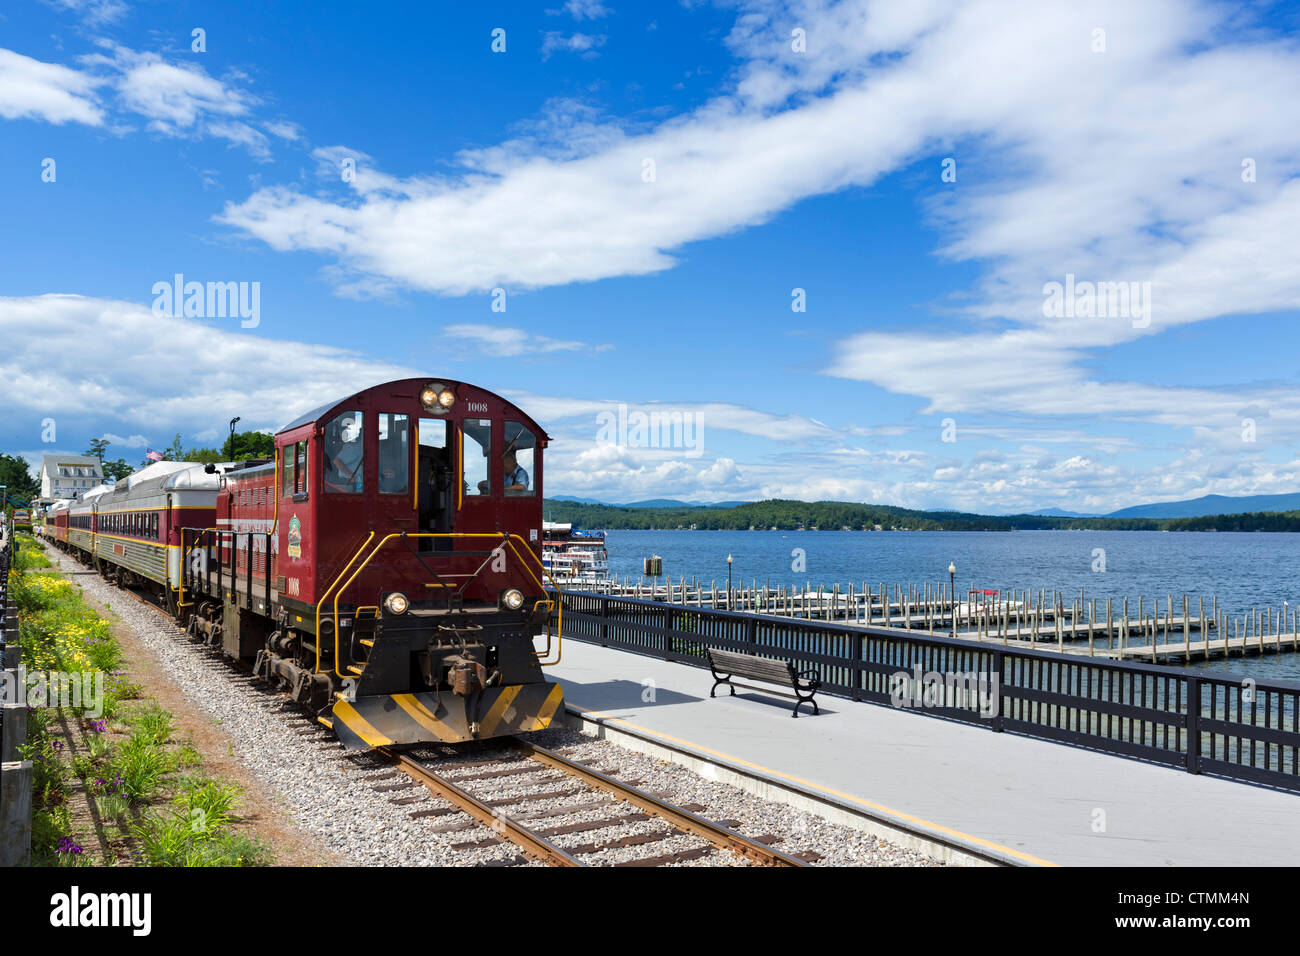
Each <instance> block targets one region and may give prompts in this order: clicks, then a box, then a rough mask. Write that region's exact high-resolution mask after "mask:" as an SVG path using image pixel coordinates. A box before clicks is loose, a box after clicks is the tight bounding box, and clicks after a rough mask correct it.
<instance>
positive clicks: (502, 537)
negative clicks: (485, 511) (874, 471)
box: [316, 531, 564, 680]
mask: <svg viewBox="0 0 1300 956" xmlns="http://www.w3.org/2000/svg"><path fill="white" fill-rule="evenodd" d="M371 534H372V536H373V534H374V532H371ZM393 538H406V539H410V538H465V539H471V538H489V539H492V540H499V541H500V542H501V543H502V544H504V545H508V546H509V548H510V550H511V551H513V552H514V553H515V557H517V558H519V562H520V564H521V566H522V567H523V569H524V570H525V571H526V572H527V573H528V575H529V576H530V577H531V578H532V579H533V583H535V584H536V585H537V587H538V588H539V589H540V590H541V591H542V593H543V594H545V593H546V585H544V584H542V582H541V580H540V579H539V578H538V577H537V575H535V574H533V571H532V569H531V568H530V567H529V566H528V562H527V561H526V560H524V557H523V555H521V554H520V553H519V550H518V549H517V548H516V547H515V546H514V542H515V541H518V542H519V543H520V544H523V545H524V550H525V551H526V552H528V553H529V554H530V555H532V557H533V560H534V561H536V562H537V564H538V566H539V567H541V569H542V573H543V574H544V575H545V576H546V577H548V578H550V579H551V584H553V585H555V589H556V593H557V594H558V593H559V585H558V584H556V582H555V579H554V578H553V577H551V573H550V571H548V570H546V566H545V565H543V564H542V563H541V559H540V558H538V557H537V555H536V554H533V550H532V548H530V547H528V545H527V544H525V543H524V540H523V538H520V537H519V535H517V534H514V533H511V532H505V531H502V532H499V533H488V532H456V531H451V532H423V531H422V532H418V533H416V534H410V533H408V532H405V531H394V532H390V533H389V534H387V535H385V536H384V537H383V538H380V539H379V543H378V544H376V545H375V546H374V548H373V549H372V550H371V552H370V553H369V554H368V555H366V559H365V560H364V561H362V562H361V564H360V565H359V566H358V567H357V569H356V570H355V571H353V572H352V576H351V577H349V578H348V579H347V581H345V582H344V583H343V584H342V585H341V586H340V587H339V588H338V590H337V591H335V592H334V612H333V620H334V674H335V676H336V677H339V678H342V679H345V680H346V679H347V677H348V675H347V674H344V673H342V672H341V671H340V670H339V598H340V597H341V596H342V595H343V592H344V591H346V590H347V589H348V588H349V587H351V585H352V582H353V581H355V580H356V579H357V576H358V575H359V574H360V573H361V572H362V571H364V570H365V569H366V565H368V564H369V563H370V562H371V561H372V560H373V559H374V557H375V555H377V554H378V553H379V552H380V551H381V550H382V549H383V547H384V545H386V544H387V543H388V542H389V541H391V540H392V539H393ZM368 543H369V539H367V540H366V542H364V543H362V545H361V547H360V548H359V549H358V550H357V553H356V554H355V555H353V556H352V560H350V561H349V562H348V564H347V566H346V567H344V569H343V572H342V573H340V574H339V577H342V576H343V574H344V573H346V572H347V569H348V567H351V566H352V563H353V562H354V561H356V559H357V558H358V557H360V556H361V553H362V552H363V551H365V549H366V544H368ZM479 570H480V571H481V570H482V568H481V567H480V568H479ZM477 576H478V572H475V574H474V575H473V576H471V578H470V580H471V581H472V580H473V579H474V577H477ZM337 583H338V578H335V584H337ZM465 583H466V584H468V583H469V582H468V581H467V582H465ZM330 588H333V585H330ZM463 588H464V585H462V589H463ZM329 590H330V589H326V593H325V595H322V597H321V599H320V602H319V603H318V604H317V616H318V620H317V624H316V630H317V634H316V654H317V672H318V673H319V672H320V663H319V659H320V623H319V609H320V605H321V604H323V603H324V602H325V597H327V596H328V593H329ZM544 602H545V603H546V604H547V605H548V606H549V610H553V611H556V612H557V614H558V615H559V616H558V617H557V619H556V638H557V640H560V641H562V640H563V628H564V619H563V615H564V610H563V605H562V604H560V603H558V602H557V601H555V600H553V599H551V598H545V599H544ZM537 603H538V604H541V603H543V601H538V602H537ZM558 646H559V645H557V647H558ZM550 650H551V624H550V616H549V614H548V615H547V623H546V651H545V652H544V654H549V653H550ZM534 653H536V652H535V651H534ZM559 659H560V658H559V657H558V656H557V657H556V659H555V660H554V661H539V662H538V663H539V664H540V665H542V666H547V667H549V666H552V665H554V664H556V663H558V662H559Z"/></svg>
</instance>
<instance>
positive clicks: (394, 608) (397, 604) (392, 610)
mask: <svg viewBox="0 0 1300 956" xmlns="http://www.w3.org/2000/svg"><path fill="white" fill-rule="evenodd" d="M410 606H411V602H410V601H408V600H407V599H406V595H405V594H403V593H402V592H401V591H394V592H393V593H392V594H390V595H388V597H386V598H384V607H385V608H387V610H388V613H389V614H405V613H406V609H407V608H408V607H410Z"/></svg>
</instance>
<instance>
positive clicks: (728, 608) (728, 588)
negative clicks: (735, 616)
mask: <svg viewBox="0 0 1300 956" xmlns="http://www.w3.org/2000/svg"><path fill="white" fill-rule="evenodd" d="M727 610H728V611H730V610H731V555H727Z"/></svg>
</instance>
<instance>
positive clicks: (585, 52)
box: [542, 30, 607, 60]
mask: <svg viewBox="0 0 1300 956" xmlns="http://www.w3.org/2000/svg"><path fill="white" fill-rule="evenodd" d="M606 39H607V38H606V37H605V36H604V35H603V34H601V35H593V34H590V33H571V34H567V35H566V34H564V33H560V32H558V31H555V30H547V31H546V33H545V35H544V36H543V37H542V59H543V60H549V59H550V58H551V54H552V53H555V52H557V51H559V52H563V53H576V54H578V55H579V56H581V57H582V58H583V59H588V60H589V59H592V58H593V57H596V56H599V55H600V54H598V53H597V52H596V51H597V50H598V49H599V48H600V47H602V46H604V45H605V40H606Z"/></svg>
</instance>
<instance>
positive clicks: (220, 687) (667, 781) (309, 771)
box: [47, 548, 943, 866]
mask: <svg viewBox="0 0 1300 956" xmlns="http://www.w3.org/2000/svg"><path fill="white" fill-rule="evenodd" d="M47 553H48V554H49V555H50V557H51V558H52V559H53V560H54V561H55V563H56V566H57V567H58V568H59V569H60V570H62V571H65V572H68V571H84V566H83V565H81V564H79V563H77V562H76V561H74V560H73V559H72V558H70V557H69V556H68V555H66V554H64V553H63V552H61V551H58V550H56V549H53V548H48V549H47ZM73 580H74V581H75V582H76V583H77V584H78V585H79V586H81V587H82V588H83V589H84V591H85V594H86V596H87V597H88V598H90V599H91V600H92V601H97V602H99V603H101V604H105V605H108V606H109V607H110V608H111V610H112V611H113V612H114V613H115V614H116V615H117V616H118V618H119V619H120V620H121V622H122V623H123V624H124V625H125V626H127V627H129V628H130V629H131V630H132V632H133V633H134V634H135V635H136V636H137V637H138V638H139V640H140V641H141V643H143V644H144V645H145V646H146V647H147V648H148V649H149V650H150V652H151V653H152V654H153V655H154V656H155V657H156V659H157V661H158V662H159V664H160V667H161V670H162V671H163V673H164V674H166V675H167V677H169V678H170V679H171V680H172V681H173V682H175V683H176V684H177V685H178V686H179V687H180V688H181V689H182V690H183V691H184V693H185V695H186V697H187V698H188V699H190V701H191V702H192V703H193V704H194V705H195V706H196V707H197V708H198V709H199V710H200V711H202V712H203V713H205V714H207V715H208V716H210V717H211V719H212V720H213V721H215V722H216V723H217V724H219V725H220V726H221V728H222V729H223V730H224V731H225V732H226V733H227V734H228V735H229V738H230V747H231V748H232V753H233V755H234V756H235V757H236V758H238V760H239V761H240V763H241V764H242V765H244V766H245V767H246V768H247V769H248V771H249V772H250V773H251V774H252V775H253V776H254V777H255V778H257V779H258V780H259V781H261V782H262V783H263V785H264V786H265V788H266V789H267V790H268V791H269V792H270V793H271V794H272V796H273V797H278V799H279V800H280V801H281V802H282V804H283V809H284V812H285V813H286V814H287V815H288V816H289V817H290V818H292V819H293V821H294V822H295V823H296V824H297V825H298V826H299V827H300V828H302V829H303V830H306V831H308V832H310V833H313V834H315V835H316V836H317V837H319V839H320V842H321V844H322V845H323V846H324V847H325V848H327V849H329V850H331V851H333V852H334V853H336V854H337V855H338V856H339V857H340V858H341V859H342V860H343V861H344V862H347V863H351V864H357V865H363V866H473V865H483V864H491V863H500V862H503V861H508V860H510V859H511V858H513V857H516V856H518V849H517V848H516V847H515V846H514V845H513V844H511V843H509V842H497V843H486V844H485V845H481V846H464V844H475V843H479V842H481V841H487V840H491V839H492V838H494V837H495V836H496V834H495V833H494V832H493V830H492V829H491V828H489V827H486V826H483V825H480V824H477V823H474V824H472V825H470V826H468V827H466V826H463V824H464V823H465V822H466V821H467V820H468V817H467V816H466V815H464V814H462V813H459V812H451V813H439V812H437V811H438V810H440V809H441V808H445V807H446V806H447V804H446V803H445V802H444V801H442V800H441V799H439V798H437V797H434V796H433V795H432V794H430V793H429V791H428V790H426V789H425V788H424V787H422V786H418V785H415V786H407V784H411V783H412V781H411V780H410V778H408V777H406V776H405V775H399V774H397V773H396V771H395V770H394V768H393V767H391V766H389V765H387V764H384V763H380V762H379V761H377V760H375V759H373V758H371V757H369V756H366V755H364V754H361V755H358V754H352V753H349V752H347V751H344V750H343V749H342V747H341V746H340V745H339V744H338V742H337V741H336V740H335V739H334V737H333V735H332V734H331V733H330V732H329V731H328V730H327V729H326V728H324V727H322V726H320V725H319V724H317V723H316V722H315V721H312V720H310V719H309V718H308V717H307V716H306V715H305V714H303V712H302V711H301V710H300V709H299V708H298V707H297V705H296V704H294V703H292V702H291V701H290V700H289V699H288V698H287V697H284V696H282V695H280V694H277V693H274V692H272V691H270V690H269V688H268V687H267V686H266V685H265V684H262V683H260V682H258V681H255V680H253V679H252V678H250V677H248V676H247V675H245V674H241V673H239V672H238V671H236V670H235V669H234V668H233V667H232V666H231V665H230V664H228V663H227V662H225V661H224V660H222V659H221V658H219V657H216V656H214V655H213V654H212V652H211V651H209V650H207V649H206V648H204V647H203V645H201V644H194V643H191V642H190V641H189V640H188V638H187V637H186V635H185V633H184V631H183V630H182V629H181V628H179V627H177V626H176V625H175V624H174V623H173V622H172V621H171V620H170V619H168V618H167V617H166V616H165V615H163V614H161V613H159V611H157V610H155V609H153V608H150V607H146V606H144V605H143V604H141V603H140V602H139V601H137V600H136V599H135V598H134V597H132V596H130V595H128V594H124V593H122V592H121V591H119V590H118V589H117V588H116V587H114V586H112V585H110V584H109V583H108V582H106V581H104V580H102V579H100V578H99V577H97V576H93V575H86V574H84V573H83V574H80V575H78V576H76V577H75V578H73ZM528 739H529V740H530V741H533V742H535V743H537V744H539V745H540V746H543V747H547V748H550V749H553V750H558V751H561V752H562V753H563V754H564V755H565V756H567V757H569V758H570V759H573V760H576V761H578V762H580V763H583V764H586V765H588V766H591V767H594V768H596V769H599V770H602V771H603V772H606V773H609V774H610V775H611V776H613V777H615V778H617V779H619V780H625V781H635V782H636V785H637V786H638V787H639V788H640V789H641V790H645V791H650V792H652V793H654V794H655V795H656V796H661V797H662V798H664V799H666V800H668V801H669V802H671V803H675V804H679V805H681V804H698V805H701V806H702V807H704V809H702V810H697V811H696V812H697V813H698V815H700V816H703V817H706V818H708V819H711V820H729V821H730V820H734V821H737V823H736V824H735V825H734V829H736V830H737V831H738V832H740V833H743V834H745V835H747V836H751V837H758V836H769V835H775V836H778V837H780V838H781V839H780V840H779V842H774V843H773V844H772V846H773V847H774V848H775V849H778V850H780V851H781V852H783V853H786V854H791V855H794V854H799V853H802V852H806V851H812V852H813V853H816V854H819V855H820V859H819V860H817V861H816V865H819V866H827V865H830V866H836V865H838V866H940V865H943V864H941V863H939V862H938V861H936V860H934V859H931V858H929V857H927V856H926V855H924V854H923V853H920V852H918V851H916V850H912V849H908V848H904V847H901V846H898V845H896V844H892V843H889V842H887V841H885V840H883V839H880V838H878V837H875V836H872V835H870V834H867V833H864V832H862V831H859V830H855V829H852V828H850V827H846V826H842V825H839V824H835V823H831V822H829V821H827V820H824V819H822V818H821V817H818V816H815V815H813V814H811V813H807V812H805V811H803V810H799V809H796V808H793V807H790V806H786V805H784V804H780V803H775V802H772V801H768V800H763V799H761V798H759V797H756V796H754V795H752V794H748V793H745V792H744V791H742V790H740V789H738V788H736V787H733V786H731V785H729V784H725V783H721V782H718V781H716V780H709V779H706V777H704V776H701V775H700V774H697V773H695V772H693V771H691V770H689V769H687V768H685V767H681V766H678V765H676V764H672V763H668V762H665V761H662V760H658V759H656V758H654V757H651V756H648V755H645V754H640V753H637V752H635V751H632V750H628V749H625V748H623V747H619V746H617V745H616V744H613V743H610V742H608V741H604V740H597V739H595V738H592V737H589V736H585V735H583V734H581V733H578V732H577V731H574V730H570V729H563V728H557V729H552V730H547V731H544V732H541V733H537V734H531V735H529V737H528ZM410 753H411V755H412V756H414V757H416V758H417V759H419V760H421V762H423V763H426V764H428V765H429V766H430V767H431V768H432V769H434V770H436V771H437V772H439V773H445V774H446V775H447V776H448V777H449V778H450V779H453V780H457V779H458V778H461V777H466V776H469V777H472V776H474V775H475V774H481V773H483V772H485V771H491V770H492V769H494V768H493V767H491V766H483V765H480V766H474V767H467V768H461V769H456V765H457V764H463V763H475V764H480V763H481V762H482V761H487V760H493V759H497V758H500V759H501V760H503V761H516V762H517V761H518V760H519V754H518V752H517V751H514V750H512V749H509V748H506V747H502V746H498V745H494V744H492V743H491V742H485V743H482V744H468V745H462V746H458V747H450V746H442V745H439V746H431V747H429V748H426V749H423V750H416V751H411V752H410ZM500 766H501V767H502V768H504V767H507V766H513V764H508V763H504V762H503V763H501V764H500ZM461 786H463V787H464V788H465V789H467V790H469V791H470V792H471V793H473V794H474V795H475V796H477V797H479V798H480V799H483V800H489V801H491V800H502V799H506V798H511V797H517V796H522V795H525V794H537V793H547V792H550V791H555V790H575V789H576V790H579V791H581V792H580V793H579V794H576V795H568V796H562V797H555V798H551V799H544V800H531V801H528V802H523V803H518V804H512V805H510V806H507V807H503V808H502V810H503V812H505V813H508V814H509V815H510V816H511V817H512V818H514V819H519V820H521V822H523V823H524V824H525V825H527V826H530V827H532V828H533V829H535V830H546V829H551V828H565V827H572V828H574V829H575V832H568V833H562V834H557V835H555V836H552V837H549V839H552V840H553V842H554V843H555V844H556V845H558V846H560V847H563V848H565V849H572V848H575V847H589V846H591V845H593V844H594V845H596V846H605V845H606V844H610V843H614V842H617V841H619V840H621V839H623V838H631V837H636V836H639V835H642V834H649V833H656V832H660V831H663V830H665V829H669V827H668V824H667V823H666V822H664V821H662V820H659V819H656V818H654V817H651V818H649V819H639V818H637V814H638V813H639V811H638V810H637V808H635V807H631V806H629V805H627V804H623V803H621V802H616V801H615V802H604V799H603V798H602V797H601V796H600V792H599V791H594V792H593V791H591V789H590V788H589V787H588V786H587V785H586V784H583V783H581V782H580V781H575V780H573V779H572V778H570V777H567V776H566V775H564V774H563V773H562V772H560V771H558V770H554V769H551V768H547V767H541V766H539V767H538V769H537V772H535V773H528V774H520V775H507V776H498V777H487V778H480V779H473V780H464V781H463V782H461ZM376 788H382V789H376ZM396 800H400V801H402V802H401V803H395V802H393V801H396ZM594 801H602V803H604V805H601V806H587V807H586V808H584V809H575V810H573V811H572V812H565V813H555V812H554V811H557V810H562V809H563V808H565V807H566V805H573V804H591V803H592V802H594ZM431 811H432V812H431ZM413 814H420V815H418V816H413ZM621 816H630V817H633V819H630V820H628V821H627V822H623V823H619V824H618V825H616V826H611V827H601V828H598V829H589V830H584V829H581V828H580V827H577V825H578V824H581V823H584V822H588V821H597V820H604V819H609V818H614V817H621ZM704 845H705V842H704V841H703V840H702V839H701V838H699V837H695V836H691V835H687V834H675V835H673V836H670V837H668V838H667V839H664V840H659V841H654V842H644V843H639V844H636V845H631V846H623V847H613V848H608V849H599V850H597V851H596V852H593V853H590V854H588V855H584V856H583V857H582V859H583V861H584V862H586V863H589V864H592V865H612V864H615V863H625V862H628V861H632V860H637V859H642V858H646V857H652V856H660V855H664V854H669V853H676V852H680V851H684V850H691V849H695V848H698V847H702V846H704ZM679 865H683V866H718V865H725V866H737V865H739V866H744V865H748V864H747V863H746V862H745V861H744V860H742V859H740V858H738V857H736V856H735V855H734V854H730V853H722V852H711V853H709V854H707V855H705V856H703V857H700V858H697V859H691V860H686V861H683V862H682V863H680V864H679Z"/></svg>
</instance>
